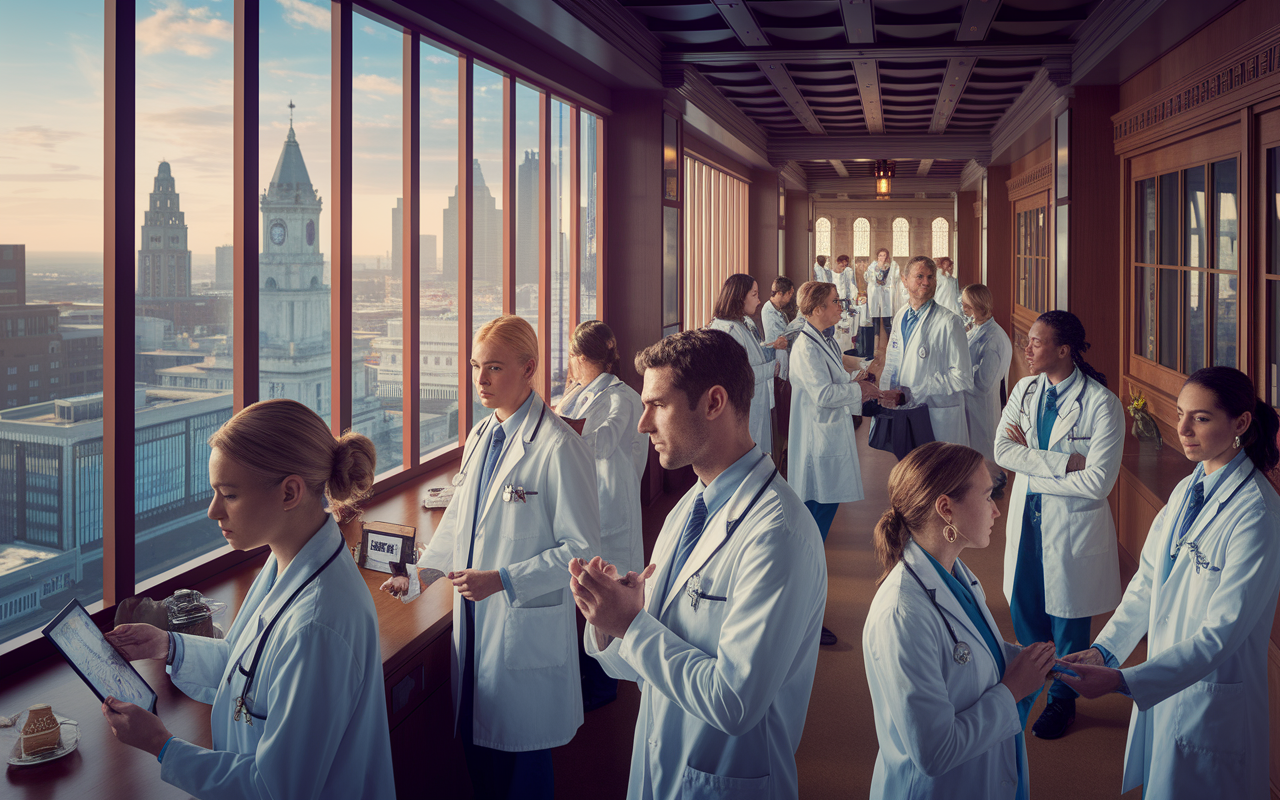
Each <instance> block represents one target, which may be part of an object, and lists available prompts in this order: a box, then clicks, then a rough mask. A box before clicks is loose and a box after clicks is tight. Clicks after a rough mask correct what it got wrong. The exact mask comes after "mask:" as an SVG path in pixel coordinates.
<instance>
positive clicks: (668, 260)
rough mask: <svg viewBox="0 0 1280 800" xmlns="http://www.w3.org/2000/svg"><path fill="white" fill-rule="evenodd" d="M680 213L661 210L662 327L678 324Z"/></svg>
mask: <svg viewBox="0 0 1280 800" xmlns="http://www.w3.org/2000/svg"><path fill="white" fill-rule="evenodd" d="M679 259H680V212H679V209H676V208H673V207H671V206H664V207H663V209H662V325H663V327H664V328H666V327H669V326H673V325H679V324H680V308H679V303H680V299H679V298H680V270H679V263H680V261H679Z"/></svg>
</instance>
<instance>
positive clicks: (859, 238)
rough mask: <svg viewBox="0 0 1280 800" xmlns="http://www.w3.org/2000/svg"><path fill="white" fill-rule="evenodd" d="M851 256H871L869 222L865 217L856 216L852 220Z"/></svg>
mask: <svg viewBox="0 0 1280 800" xmlns="http://www.w3.org/2000/svg"><path fill="white" fill-rule="evenodd" d="M853 257H854V258H870V257H871V223H870V222H868V221H867V218H866V217H858V218H857V219H855V220H854V221H853Z"/></svg>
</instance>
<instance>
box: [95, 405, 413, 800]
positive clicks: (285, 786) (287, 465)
mask: <svg viewBox="0 0 1280 800" xmlns="http://www.w3.org/2000/svg"><path fill="white" fill-rule="evenodd" d="M209 444H210V446H211V447H212V453H211V454H210V456H209V482H210V484H212V486H213V500H212V501H211V502H210V503H209V518H210V519H212V520H215V521H216V522H217V523H218V526H219V527H220V528H222V535H223V536H224V537H226V539H227V542H228V544H230V545H231V546H232V547H233V548H235V549H236V550H248V549H251V548H254V547H259V546H261V545H266V546H267V547H268V548H270V550H271V555H270V557H269V558H268V559H267V563H266V564H265V565H264V566H263V568H262V571H261V572H259V573H258V577H257V578H256V579H254V582H253V585H252V586H250V587H249V593H248V595H246V597H245V599H244V603H243V604H242V605H241V606H240V610H239V612H238V613H237V614H236V619H235V622H234V623H233V624H232V626H231V630H230V631H228V632H227V637H226V638H225V639H208V638H205V637H201V636H191V635H186V634H181V633H166V632H165V631H161V630H160V629H158V628H155V627H153V626H151V625H145V624H135V625H121V626H119V627H117V628H116V629H115V630H113V631H111V632H110V633H108V634H107V640H108V641H110V642H111V643H112V644H113V645H114V646H115V647H116V649H117V650H119V651H120V652H121V654H123V655H124V657H125V658H128V659H130V660H137V659H143V658H150V659H157V660H159V659H164V660H165V661H166V662H167V663H168V665H169V666H168V670H169V673H170V674H171V675H172V676H173V682H174V683H175V684H177V686H178V688H180V689H182V691H183V692H185V693H186V694H187V695H189V696H190V697H192V698H194V699H196V700H198V701H200V702H202V703H211V704H212V705H213V711H212V715H211V718H210V727H211V728H212V732H213V747H212V749H206V748H204V747H201V746H199V745H197V744H193V743H192V742H187V741H183V740H182V739H178V738H176V737H173V736H171V735H170V733H169V731H168V730H166V729H165V726H164V723H163V722H162V721H161V720H160V718H159V717H157V716H156V715H154V714H151V713H150V712H148V711H146V710H144V709H142V708H139V707H138V706H135V705H133V704H131V703H122V702H120V701H118V700H114V699H112V698H108V699H107V701H106V702H105V703H103V705H102V712H103V716H105V717H106V718H107V722H108V724H109V725H110V726H111V730H112V732H113V733H115V735H116V737H117V738H118V739H120V741H122V742H124V743H125V744H128V745H132V746H134V747H137V748H139V749H142V750H145V751H147V752H149V753H151V754H153V755H155V756H156V757H157V758H158V759H159V761H160V777H161V779H162V780H164V782H165V783H168V784H171V785H173V786H176V787H177V788H178V789H180V790H181V791H182V792H184V793H186V794H190V795H193V796H195V797H198V798H202V800H203V799H205V798H215V799H216V800H240V798H244V799H245V800H248V799H249V798H254V799H255V800H256V799H257V798H263V797H289V798H333V800H345V798H369V800H382V798H387V797H394V796H395V784H394V782H393V780H392V771H391V749H390V748H391V741H390V735H389V733H388V728H387V706H386V695H385V690H384V688H383V684H382V654H381V651H380V649H379V647H378V618H377V615H376V614H375V612H374V607H373V598H372V597H370V596H369V589H368V587H367V586H366V585H365V582H364V579H363V578H362V577H361V576H360V570H359V569H358V568H357V567H356V565H355V562H354V561H352V560H351V557H350V553H349V552H348V550H347V547H346V542H345V541H344V540H343V538H342V533H341V531H339V530H338V523H337V521H336V520H335V519H334V517H333V516H332V515H331V514H330V512H333V514H335V515H340V516H343V515H346V514H348V513H350V512H351V510H352V506H353V503H354V502H355V501H356V500H357V499H359V498H361V497H363V496H365V495H366V494H368V492H369V489H370V488H371V487H372V486H373V472H374V459H375V455H374V449H373V442H371V441H369V440H368V439H367V438H365V437H364V436H361V435H360V434H358V433H347V434H345V435H343V436H342V438H340V439H334V437H333V435H332V434H331V433H330V432H329V426H328V425H326V424H325V422H324V421H323V420H322V419H320V417H319V416H317V415H316V413H315V412H314V411H312V410H311V409H309V408H307V407H306V406H304V405H302V404H301V403H298V402H295V401H293V400H284V399H280V400H266V401H263V402H260V403H254V404H253V405H251V406H249V407H248V408H246V409H244V410H243V411H241V412H240V413H238V414H236V415H235V416H234V417H232V418H231V419H230V420H229V421H228V422H227V423H226V424H224V425H223V426H222V427H221V428H220V429H218V431H217V432H216V433H214V434H213V436H211V437H210V438H209ZM326 504H327V506H326ZM246 670H247V671H248V672H249V673H250V675H251V676H252V677H250V676H246V674H245V671H246Z"/></svg>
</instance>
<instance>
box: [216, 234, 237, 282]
mask: <svg viewBox="0 0 1280 800" xmlns="http://www.w3.org/2000/svg"><path fill="white" fill-rule="evenodd" d="M235 269H236V248H235V245H230V244H224V245H221V246H220V247H217V248H215V249H214V264H213V288H215V289H223V290H226V291H230V290H231V289H232V287H234V286H235Z"/></svg>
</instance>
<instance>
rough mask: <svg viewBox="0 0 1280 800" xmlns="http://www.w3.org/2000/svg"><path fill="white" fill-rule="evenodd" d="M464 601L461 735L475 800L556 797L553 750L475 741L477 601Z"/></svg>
mask: <svg viewBox="0 0 1280 800" xmlns="http://www.w3.org/2000/svg"><path fill="white" fill-rule="evenodd" d="M462 604H463V607H464V610H465V611H466V614H465V617H466V628H467V639H466V641H467V652H466V654H465V657H464V658H463V664H462V689H461V691H460V694H461V705H462V707H461V708H460V709H459V712H458V735H459V736H461V737H462V752H463V755H465V756H466V759H467V773H468V774H470V775H471V788H472V789H473V790H474V797H475V800H516V798H519V800H552V798H553V797H554V796H555V788H556V782H555V773H554V772H553V771H552V763H551V751H550V750H528V751H525V752H521V753H512V752H508V751H506V750H494V749H493V748H490V747H481V746H480V745H477V744H474V743H473V742H472V741H471V740H472V734H473V730H474V723H475V688H476V664H475V634H476V604H475V603H473V602H471V601H470V600H463V601H462Z"/></svg>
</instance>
